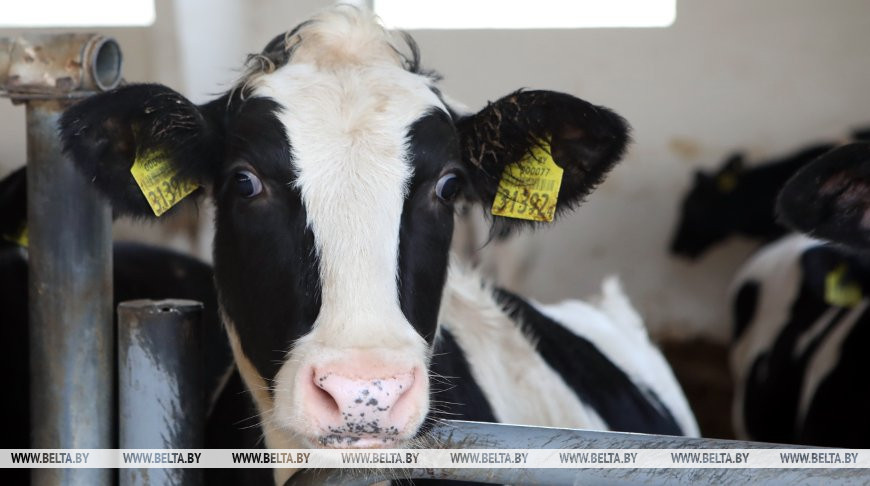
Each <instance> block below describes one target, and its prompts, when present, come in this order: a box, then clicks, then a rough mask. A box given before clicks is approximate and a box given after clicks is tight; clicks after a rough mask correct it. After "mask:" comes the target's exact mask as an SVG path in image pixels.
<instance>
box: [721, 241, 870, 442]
mask: <svg viewBox="0 0 870 486" xmlns="http://www.w3.org/2000/svg"><path fill="white" fill-rule="evenodd" d="M868 293H870V258H868V256H867V255H861V254H859V253H855V252H852V251H849V250H846V249H844V248H841V247H836V246H832V245H830V244H828V243H826V242H823V241H820V240H815V239H812V238H809V237H806V236H803V235H799V234H794V235H790V236H787V237H785V238H783V239H781V240H779V241H776V242H774V243H771V244H769V245H767V246H765V247H764V248H762V249H761V250H760V251H759V252H758V253H756V254H755V255H754V256H753V257H752V258H751V259H750V260H749V262H747V263H746V264H745V265H744V266H743V268H742V269H741V270H740V272H739V273H738V276H737V278H736V279H735V282H734V286H733V298H732V302H733V305H734V325H735V327H734V333H735V336H734V343H733V347H732V350H731V371H732V374H733V376H734V380H735V396H734V408H733V412H734V414H733V418H734V420H733V422H734V424H735V429H736V432H737V435H738V436H739V437H741V438H744V439H751V440H760V441H766V442H783V443H798V444H812V445H821V446H837V447H858V448H864V447H867V445H868V444H870V441H868V438H867V437H868V434H870V418H868V414H867V410H868V407H870V390H868V389H867V387H864V386H862V385H861V384H862V383H863V381H864V376H865V374H866V370H867V369H868V367H870V355H868V353H867V351H866V349H865V345H866V343H867V342H868V340H870V312H868V305H870V299H868V297H867V296H868V295H870V294H868Z"/></svg>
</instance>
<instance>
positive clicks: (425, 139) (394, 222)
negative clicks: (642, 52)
mask: <svg viewBox="0 0 870 486" xmlns="http://www.w3.org/2000/svg"><path fill="white" fill-rule="evenodd" d="M408 44H410V45H404V46H403V45H402V43H400V42H397V41H395V40H394V39H393V37H392V36H391V35H390V34H389V33H388V32H386V31H385V30H384V29H383V28H382V27H381V26H380V25H379V24H378V23H377V22H376V21H375V20H374V18H373V16H372V15H371V14H370V13H368V12H366V11H362V10H358V9H356V8H353V7H349V6H339V7H335V8H333V9H331V10H328V11H325V12H323V13H321V14H319V15H318V16H316V17H314V18H313V19H312V20H310V21H308V22H305V23H303V24H301V25H299V26H298V27H297V28H296V29H294V30H292V31H290V32H288V33H286V34H281V35H279V36H278V37H276V38H275V39H274V40H273V41H272V42H270V43H269V44H268V45H267V46H266V48H265V50H264V51H263V52H262V53H261V54H259V55H257V56H254V57H253V58H252V61H251V65H250V69H249V71H248V72H247V73H246V75H245V76H244V78H243V79H242V80H241V81H240V82H239V84H238V86H236V87H235V88H234V89H232V90H231V91H230V92H229V93H227V94H225V95H223V96H221V97H220V98H218V99H216V100H214V101H212V102H210V103H207V104H205V105H201V106H196V105H193V104H192V103H190V102H189V101H188V100H187V99H185V98H184V97H183V96H181V95H180V94H178V93H176V92H175V91H172V90H171V89H169V88H166V87H163V86H159V85H133V86H127V87H124V88H120V89H117V90H114V91H111V92H107V93H104V94H100V95H97V96H94V97H92V98H89V99H87V100H85V101H83V102H81V103H79V104H78V105H76V106H74V107H73V108H71V109H70V110H68V111H67V112H66V114H65V115H64V117H63V119H62V122H61V125H62V136H63V139H64V143H65V147H66V150H67V152H68V153H69V155H70V156H71V157H72V159H73V160H74V161H75V163H76V164H77V165H78V167H79V168H80V169H81V171H82V172H83V173H84V174H85V175H86V177H87V178H88V180H92V181H94V185H95V186H96V187H97V188H98V189H100V190H101V191H102V192H103V193H104V194H105V195H106V196H107V197H108V198H109V199H110V200H111V201H112V203H113V205H114V207H115V208H116V209H119V210H122V211H125V212H127V213H130V214H133V215H139V216H145V215H149V214H151V213H152V211H151V209H150V208H149V207H148V205H147V202H146V199H145V197H143V195H142V193H141V191H140V190H139V188H138V187H137V186H136V183H135V182H134V180H133V178H132V177H131V176H130V168H131V165H132V164H133V162H134V159H136V158H137V156H140V155H142V154H149V153H150V154H161V156H162V157H165V159H166V161H167V163H169V164H171V165H172V166H173V167H174V168H175V170H177V171H178V174H177V177H178V178H181V179H187V180H190V181H194V182H196V183H198V184H200V185H201V186H203V187H204V188H206V190H207V192H208V193H209V194H210V195H211V197H212V198H213V199H214V202H215V206H216V208H217V216H216V234H215V239H214V265H215V283H216V286H217V289H218V293H219V296H220V305H221V309H222V315H223V321H224V324H225V326H226V329H227V332H228V333H229V336H230V340H231V343H232V347H233V352H234V356H235V360H236V364H237V367H238V369H239V372H240V375H241V377H242V379H243V381H244V383H245V385H246V387H247V389H248V390H249V391H250V393H251V396H252V397H253V400H254V402H255V404H256V408H257V411H258V413H259V414H260V419H261V422H262V426H263V434H264V437H265V444H266V445H267V446H268V447H286V448H292V447H316V446H328V447H384V446H400V445H405V444H408V443H413V441H414V439H415V438H417V437H419V436H420V434H422V433H424V432H425V429H426V424H427V423H431V420H432V419H434V418H437V417H439V416H440V417H453V416H458V417H462V418H469V419H481V420H500V421H510V422H516V423H526V424H540V425H561V426H574V427H584V426H588V427H597V428H611V429H618V430H632V431H638V432H655V433H666V434H683V433H688V434H695V433H697V429H696V426H695V423H694V419H693V417H692V415H691V412H690V410H689V408H688V406H687V404H686V402H685V399H684V397H683V395H682V392H681V390H680V388H679V386H678V385H677V383H676V382H675V380H674V378H673V376H672V374H671V372H670V369H669V368H668V366H667V365H666V363H665V362H664V360H662V358H661V355H660V354H659V353H658V351H657V350H656V349H655V348H654V347H653V346H652V344H650V342H649V340H648V339H647V337H646V332H645V330H644V328H643V326H642V325H641V323H640V319H639V318H638V317H637V315H636V314H635V313H634V311H633V309H632V308H631V307H630V306H629V305H628V303H627V301H626V300H625V299H624V297H623V296H622V294H621V292H620V291H619V290H618V286H616V285H613V284H610V285H609V286H606V287H605V293H604V297H603V300H602V302H601V304H600V305H599V306H597V307H596V306H591V305H587V304H583V303H579V302H573V303H565V304H563V305H561V306H558V307H553V308H550V307H543V306H539V305H537V304H533V303H530V302H528V301H526V300H523V299H521V298H520V297H517V296H514V295H511V294H508V293H504V292H499V291H497V290H494V289H490V288H488V287H486V286H485V285H483V284H482V283H481V282H480V280H479V279H477V278H474V277H473V276H469V275H466V274H465V273H463V272H462V271H461V270H460V269H458V268H455V267H451V265H450V262H449V256H448V253H449V251H448V250H449V246H450V240H451V233H452V229H453V223H454V204H455V203H456V202H457V201H458V200H460V199H465V200H468V201H474V202H478V203H480V204H481V205H483V206H484V207H485V208H489V207H490V206H491V205H492V203H493V199H494V197H495V195H496V192H497V190H498V184H499V179H500V178H501V176H502V173H503V171H504V169H505V167H506V165H508V164H511V163H515V162H517V161H519V160H521V159H522V158H524V157H525V156H526V154H528V153H529V151H530V150H531V148H532V147H533V146H535V145H539V144H542V143H544V144H547V143H548V144H549V146H550V148H551V152H552V157H553V158H554V160H555V162H556V163H557V164H558V165H559V166H561V167H562V168H563V169H564V177H563V180H562V185H561V189H560V191H559V194H558V201H559V208H558V213H560V212H563V211H565V210H566V209H568V208H571V207H574V206H576V205H577V204H579V203H580V202H581V201H582V199H583V198H584V197H585V196H586V195H587V194H588V193H589V192H590V191H591V190H592V189H593V188H594V186H595V185H596V184H598V183H599V182H601V180H602V179H603V178H604V176H605V174H606V173H607V171H608V170H609V169H610V168H611V167H612V166H613V165H614V164H615V163H616V162H617V161H618V160H619V159H620V157H621V156H622V154H623V151H624V150H625V147H626V144H627V141H628V133H627V130H628V128H627V125H626V123H625V122H624V121H623V120H622V118H620V117H619V116H617V115H616V114H614V113H613V112H611V111H610V110H608V109H606V108H603V107H600V106H595V105H592V104H590V103H587V102H585V101H583V100H580V99H577V98H574V97H572V96H569V95H566V94H561V93H554V92H548V91H518V92H515V93H512V94H509V95H508V96H506V97H504V98H501V99H499V100H498V101H495V102H493V103H490V104H489V105H488V106H487V107H486V108H484V109H483V110H481V111H480V112H478V113H476V114H473V115H470V116H462V117H460V116H457V115H456V114H455V113H454V112H453V111H452V110H451V109H450V107H449V106H447V105H446V104H445V102H444V100H443V98H442V97H441V96H440V94H439V91H438V90H437V88H436V87H435V78H434V77H433V76H431V75H429V74H427V73H426V72H425V71H422V70H421V69H420V67H419V62H418V57H417V54H416V49H415V48H414V47H413V45H412V43H411V42H410V41H408ZM405 50H410V51H411V54H410V55H408V56H405V55H402V54H400V52H402V51H405ZM494 224H496V225H499V226H501V227H503V228H508V229H509V228H510V227H512V226H516V225H519V224H526V223H522V222H520V221H518V220H508V219H504V218H501V217H496V218H495V222H494ZM448 267H451V268H448ZM439 376H446V377H456V378H455V379H454V380H453V381H454V382H453V385H455V388H452V389H451V390H449V391H448V390H441V391H439V390H438V385H437V383H438V382H439V381H440V378H438V377H439ZM447 388H449V386H448V387H447ZM450 414H457V415H450ZM291 472H292V471H278V472H276V474H275V479H276V480H277V481H282V480H283V479H285V478H286V477H287V475H288V474H290V473H291Z"/></svg>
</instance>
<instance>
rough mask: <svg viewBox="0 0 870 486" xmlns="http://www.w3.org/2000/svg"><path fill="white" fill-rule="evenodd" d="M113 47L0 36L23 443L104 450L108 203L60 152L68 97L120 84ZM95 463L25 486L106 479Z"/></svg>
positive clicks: (110, 397)
mask: <svg viewBox="0 0 870 486" xmlns="http://www.w3.org/2000/svg"><path fill="white" fill-rule="evenodd" d="M121 63H122V59H121V49H120V47H119V46H118V43H117V42H115V40H113V39H110V38H107V37H103V36H101V35H96V34H54V35H53V34H49V35H46V34H38V35H27V36H22V37H17V38H14V39H9V38H2V39H0V94H2V95H4V96H8V97H9V98H11V99H12V102H13V103H25V104H26V111H27V164H28V166H29V167H28V176H27V220H28V232H29V240H30V244H29V250H30V251H29V259H30V282H29V298H30V310H29V312H30V324H29V330H30V383H31V386H30V411H31V416H30V420H31V446H32V447H35V448H41V449H54V448H111V447H113V444H114V441H113V438H114V433H113V417H114V410H115V407H114V397H115V395H114V373H113V372H114V366H113V365H114V359H113V357H114V335H113V328H112V304H111V303H112V253H111V251H112V248H111V224H112V218H111V210H110V208H109V206H108V204H106V202H105V201H104V200H103V199H102V198H100V197H99V196H98V195H97V193H96V191H94V190H93V188H92V187H91V186H90V184H88V183H87V182H86V181H85V180H84V178H83V177H82V176H81V175H80V174H79V173H78V172H77V171H76V170H75V169H74V167H73V164H72V162H71V161H69V160H67V159H66V158H65V157H64V156H63V154H62V152H61V144H60V140H59V138H58V134H57V131H58V124H57V122H58V119H59V118H60V114H61V113H62V111H63V110H64V109H65V108H66V106H67V105H68V103H70V102H71V99H73V98H79V97H83V96H87V95H89V94H91V93H93V92H94V91H97V90H104V89H109V88H113V87H115V86H117V85H118V84H119V83H120V82H121ZM112 476H113V474H112V472H111V471H107V470H99V469H34V470H33V471H32V473H31V477H32V480H33V481H32V482H33V484H34V486H49V485H60V484H63V485H89V486H99V485H108V484H110V482H111V480H112Z"/></svg>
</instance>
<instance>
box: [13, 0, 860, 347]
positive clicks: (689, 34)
mask: <svg viewBox="0 0 870 486" xmlns="http://www.w3.org/2000/svg"><path fill="white" fill-rule="evenodd" d="M157 3H158V21H157V24H156V25H155V26H154V27H151V28H146V29H114V30H109V33H110V34H112V35H115V36H116V37H117V38H118V39H119V40H120V42H121V44H122V47H123V49H124V52H125V54H126V60H127V63H126V68H125V73H126V77H127V79H130V80H156V81H160V82H166V83H170V84H172V85H173V86H176V87H180V89H181V91H182V92H184V93H186V94H188V95H190V96H191V97H192V98H193V99H195V100H198V101H201V100H204V99H206V98H207V95H208V94H209V93H216V92H219V91H222V90H224V89H226V86H227V85H228V83H230V82H231V81H232V80H233V79H234V78H235V77H236V76H237V72H236V71H234V69H236V68H238V66H239V65H240V61H241V59H242V57H243V54H244V53H245V52H249V51H253V50H256V49H258V48H260V47H261V46H263V45H264V44H265V43H266V42H267V41H268V40H269V39H270V38H271V37H272V36H274V35H275V34H277V33H278V32H280V31H282V30H285V29H287V28H289V27H292V26H293V25H295V24H296V23H297V22H298V21H299V20H302V19H304V18H305V17H306V16H307V15H308V14H309V13H310V12H312V11H313V10H315V9H317V8H319V7H320V6H323V5H327V4H329V3H330V2H329V1H326V0H320V1H317V0H303V1H293V2H289V1H278V0H253V1H244V2H243V1H242V0H220V1H218V2H208V1H205V0H183V1H182V0H179V1H177V2H171V1H170V0H158V2H157ZM494 15H495V14H494ZM3 35H10V31H5V30H0V36H3ZM414 35H415V37H416V39H417V41H418V43H419V44H420V46H421V48H422V51H423V60H424V64H425V65H426V66H429V67H433V68H436V69H437V70H438V71H440V72H441V73H442V74H443V75H444V76H445V80H444V83H443V85H444V87H445V91H446V92H448V93H450V94H451V95H452V96H453V97H454V98H456V99H458V100H461V101H463V102H465V103H466V104H468V105H469V106H471V107H480V106H482V105H483V104H484V103H485V102H486V101H487V100H490V99H494V98H496V97H498V96H500V95H502V94H505V93H507V92H509V91H511V90H513V89H516V88H519V87H536V88H550V89H556V90H562V91H567V92H570V93H573V94H576V95H578V96H581V97H584V98H587V99H589V100H591V101H593V102H596V103H601V104H605V105H608V106H610V107H612V108H613V109H615V110H616V111H618V112H619V113H621V114H622V115H624V116H625V117H626V118H627V119H628V120H629V121H630V122H631V123H632V125H633V126H634V139H635V143H634V145H633V147H632V149H631V152H630V154H629V156H628V157H627V159H626V160H625V161H624V162H623V164H622V165H621V166H620V167H619V168H618V169H617V170H616V171H614V173H613V174H612V176H611V177H610V178H609V179H608V181H607V182H606V183H605V184H604V185H603V186H602V187H601V188H600V189H599V190H598V191H597V192H596V193H595V194H593V195H592V196H591V197H590V198H589V201H588V203H587V204H586V206H585V207H583V208H582V209H581V210H580V211H578V212H577V213H576V214H575V215H572V216H570V217H567V218H565V219H564V220H563V221H562V222H561V224H558V225H554V226H553V227H552V228H550V229H546V230H543V231H539V232H538V233H537V234H536V235H534V236H533V237H532V238H530V242H529V247H528V250H527V253H528V254H529V255H532V256H533V264H532V266H531V270H530V272H529V273H528V275H527V276H526V278H525V279H524V280H523V281H521V282H520V283H519V287H520V289H521V290H522V291H524V292H525V293H527V294H529V295H531V296H533V297H536V298H539V299H541V300H545V301H549V300H555V299H560V298H566V297H572V296H574V297H576V296H582V295H586V294H588V293H592V292H594V291H595V290H596V289H597V286H598V282H599V281H600V280H601V278H602V277H603V276H605V275H607V274H609V273H618V274H620V275H621V276H622V277H623V280H624V282H625V286H626V288H627V290H628V292H629V293H630V295H631V296H632V297H633V299H634V300H635V301H636V303H637V305H638V306H639V307H640V309H641V310H642V312H643V313H644V315H645V316H646V318H647V321H648V323H649V325H650V326H651V327H652V328H653V330H655V331H659V332H677V333H696V332H702V333H705V334H708V335H715V336H725V335H726V334H727V326H726V324H725V323H726V321H727V312H726V306H725V300H724V296H725V293H726V288H727V282H728V279H729V277H730V275H731V274H732V273H733V272H734V270H735V268H736V266H737V265H738V264H739V262H741V261H742V260H743V259H744V258H745V256H746V255H747V254H748V252H750V251H751V249H752V248H753V246H752V245H750V244H747V243H745V242H744V243H742V242H733V243H731V244H729V245H727V246H725V247H722V248H719V249H717V250H714V251H713V252H712V253H710V254H709V255H708V256H707V257H706V258H704V259H703V260H702V261H700V262H699V263H697V264H688V263H684V262H681V261H677V260H674V259H672V258H670V257H668V256H667V254H666V246H667V241H668V238H669V236H670V233H671V231H672V229H673V228H672V227H673V225H674V223H675V218H676V211H677V207H678V204H679V198H680V196H681V193H682V192H683V191H684V189H685V187H686V186H687V184H689V182H690V177H691V172H692V170H693V169H694V168H696V167H708V166H713V165H716V164H717V163H718V162H719V161H720V160H721V159H722V158H723V157H724V156H725V155H726V154H727V153H728V152H729V151H730V150H731V149H733V148H740V147H742V148H746V149H748V150H749V153H750V154H751V155H753V156H757V157H763V156H766V155H776V154H779V153H781V152H783V151H787V150H789V149H792V148H795V147H797V146H798V145H800V144H802V143H804V142H809V141H812V140H815V139H818V138H822V137H829V136H839V135H842V134H843V133H844V132H845V131H846V129H847V128H848V127H849V126H852V125H856V124H858V125H860V124H864V123H865V122H870V113H868V111H870V110H868V108H870V94H868V90H867V89H866V87H867V86H870V51H868V50H867V49H866V46H867V45H868V44H870V2H866V1H863V0H838V1H836V2H819V1H817V0H768V1H765V2H758V1H753V0H733V1H729V2H723V1H719V0H681V1H679V5H678V18H677V22H676V24H675V25H674V26H673V27H671V28H667V29H600V30H596V29H585V30H557V31H544V30H538V31H418V32H414ZM0 117H2V118H0V119H3V120H4V124H3V125H4V129H3V130H2V131H0V167H3V168H2V169H0V174H2V173H5V172H6V169H5V168H6V167H10V166H15V165H18V164H19V163H20V161H23V160H24V145H23V136H24V131H23V130H24V128H23V127H24V114H23V109H22V108H20V107H12V106H11V105H10V104H9V103H7V102H3V103H0ZM566 261H568V262H572V264H571V265H566V264H565V262H566ZM574 262H576V264H573V263H574Z"/></svg>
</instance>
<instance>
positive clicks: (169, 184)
mask: <svg viewBox="0 0 870 486" xmlns="http://www.w3.org/2000/svg"><path fill="white" fill-rule="evenodd" d="M130 173H131V174H133V178H134V179H136V183H137V184H139V188H140V189H142V194H144V195H145V199H147V200H148V205H149V206H151V209H152V210H153V211H154V214H155V215H156V216H160V215H161V214H163V213H165V212H166V211H169V209H170V208H172V206H175V205H176V204H178V203H179V202H180V201H181V200H182V199H184V198H185V197H187V195H188V194H190V193H191V192H193V191H194V190H196V188H197V187H198V186H197V185H196V184H193V183H192V182H188V181H182V180H178V179H177V178H176V177H175V174H176V170H175V168H173V167H172V166H171V165H170V164H169V161H168V160H166V157H165V155H164V154H163V152H161V151H157V150H152V151H150V152H146V153H145V154H143V155H139V156H137V157H136V160H135V161H134V162H133V167H131V168H130Z"/></svg>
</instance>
